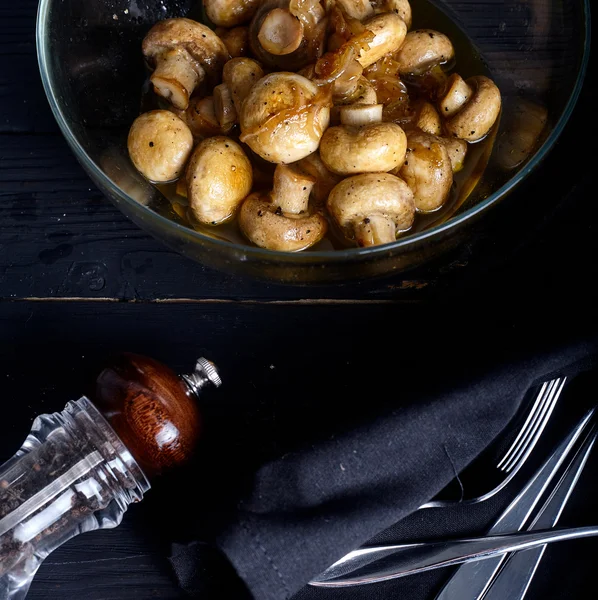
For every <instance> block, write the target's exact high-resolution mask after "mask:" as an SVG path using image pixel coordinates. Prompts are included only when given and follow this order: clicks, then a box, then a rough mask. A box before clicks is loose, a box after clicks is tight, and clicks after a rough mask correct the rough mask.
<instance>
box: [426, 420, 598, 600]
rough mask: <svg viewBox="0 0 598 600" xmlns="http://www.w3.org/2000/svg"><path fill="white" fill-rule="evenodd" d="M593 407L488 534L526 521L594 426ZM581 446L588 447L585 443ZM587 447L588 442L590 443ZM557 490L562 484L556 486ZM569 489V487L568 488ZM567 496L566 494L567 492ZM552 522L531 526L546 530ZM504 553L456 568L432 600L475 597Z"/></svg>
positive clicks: (506, 530) (482, 591) (571, 466)
mask: <svg viewBox="0 0 598 600" xmlns="http://www.w3.org/2000/svg"><path fill="white" fill-rule="evenodd" d="M594 414H595V409H592V410H591V411H589V412H588V413H587V414H586V415H585V416H584V418H583V419H582V420H581V421H580V422H579V423H578V424H577V425H576V426H575V427H574V428H573V430H572V431H571V432H570V433H569V435H568V436H567V437H566V438H565V439H564V440H563V441H562V442H561V443H560V444H559V446H558V447H557V448H556V450H555V451H554V452H553V453H552V454H551V455H550V456H549V457H548V458H547V459H546V461H545V462H544V464H543V465H542V466H541V467H540V468H539V469H538V471H537V472H536V474H535V475H534V476H533V477H532V478H531V480H530V481H529V482H528V483H527V485H526V486H525V487H524V488H523V490H522V491H521V492H520V493H519V494H518V495H517V497H516V498H515V499H514V500H513V501H512V502H511V503H510V505H509V506H508V507H507V508H506V510H505V511H503V513H502V514H501V516H500V517H499V518H498V520H497V521H496V523H495V524H494V525H493V526H492V527H491V528H490V530H489V531H488V535H496V534H501V533H509V532H514V531H518V530H520V529H523V527H524V526H525V525H526V524H527V522H528V520H529V517H530V515H531V513H532V511H533V510H534V509H535V507H536V505H537V504H538V502H539V501H540V499H541V498H542V496H543V495H544V493H545V491H546V489H547V488H548V486H549V484H550V483H551V482H552V480H553V479H554V477H555V476H556V475H557V473H558V471H559V469H560V468H561V466H562V465H563V464H564V462H565V460H566V459H567V458H568V456H569V455H570V454H571V452H572V450H573V448H574V447H575V445H576V443H577V441H578V440H579V439H580V438H581V436H582V434H583V433H584V432H586V431H587V429H591V430H592V431H591V432H590V436H591V435H592V433H593V429H594ZM585 446H588V444H587V443H586V444H585ZM590 447H591V445H590ZM575 462H576V458H574V459H573V461H572V462H571V463H570V464H569V466H568V468H567V472H568V473H571V472H574V463H575ZM575 481H576V480H575ZM559 487H560V489H563V488H562V485H559ZM569 492H570V490H569ZM567 498H568V495H567ZM561 508H562V507H561ZM554 525H555V523H550V524H548V525H546V526H545V527H536V528H535V529H544V528H546V529H548V528H550V527H553V526H554ZM505 559H506V556H504V555H503V556H498V557H496V558H493V559H491V560H487V561H484V562H480V563H470V564H466V565H463V566H462V567H460V568H459V569H458V570H457V572H456V573H455V574H454V575H453V577H452V578H451V579H450V580H449V581H448V583H447V584H446V585H445V587H444V588H443V589H442V591H441V592H440V594H439V595H438V596H437V597H436V600H464V599H465V598H468V599H469V598H471V599H472V600H473V599H479V598H481V597H482V596H483V595H484V594H485V593H486V591H487V589H488V587H489V586H490V583H491V581H492V579H493V578H494V576H495V575H496V573H497V572H498V570H499V569H500V568H501V566H502V565H503V563H504V561H505Z"/></svg>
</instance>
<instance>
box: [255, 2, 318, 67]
mask: <svg viewBox="0 0 598 600" xmlns="http://www.w3.org/2000/svg"><path fill="white" fill-rule="evenodd" d="M326 23H327V20H326V12H325V10H324V8H323V7H322V5H321V4H320V2H319V0H265V2H263V3H262V4H261V6H260V7H259V8H258V10H257V12H256V13H255V15H254V17H253V19H252V20H251V23H250V25H249V45H250V47H251V51H252V53H253V55H254V56H255V58H257V59H258V60H259V61H260V62H261V63H262V64H263V65H265V66H266V67H268V68H270V69H275V70H279V71H280V70H285V71H298V70H299V69H301V68H302V67H304V66H306V65H308V64H309V63H311V62H314V61H315V60H316V59H318V58H319V57H320V56H321V55H322V53H323V51H324V43H325V37H326Z"/></svg>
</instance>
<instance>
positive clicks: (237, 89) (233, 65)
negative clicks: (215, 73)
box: [222, 57, 264, 115]
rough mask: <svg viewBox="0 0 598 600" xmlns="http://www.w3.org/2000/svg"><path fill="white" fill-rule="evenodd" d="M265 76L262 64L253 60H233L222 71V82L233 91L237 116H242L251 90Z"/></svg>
mask: <svg viewBox="0 0 598 600" xmlns="http://www.w3.org/2000/svg"><path fill="white" fill-rule="evenodd" d="M263 76H264V70H263V69H262V67H261V65H260V63H258V62H257V61H256V60H253V59H252V58H244V57H239V58H233V59H231V60H229V61H228V62H227V63H226V64H225V65H224V69H223V71H222V81H224V83H226V85H227V86H228V88H229V89H230V91H231V94H232V97H233V103H234V105H235V109H236V111H237V114H238V115H240V114H241V110H242V108H243V102H244V101H245V98H247V96H248V95H249V92H250V90H251V88H252V87H253V86H254V85H255V84H256V83H257V82H258V81H259V80H260V79H261V78H262V77H263Z"/></svg>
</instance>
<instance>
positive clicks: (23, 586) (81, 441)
mask: <svg viewBox="0 0 598 600" xmlns="http://www.w3.org/2000/svg"><path fill="white" fill-rule="evenodd" d="M208 384H212V385H215V386H219V385H220V384H221V380H220V377H219V375H218V372H217V370H216V367H215V366H214V365H213V364H212V363H211V362H210V361H208V360H206V359H205V358H200V359H199V360H198V361H197V364H196V365H195V370H194V372H193V373H191V374H190V375H183V376H182V377H179V376H177V375H176V374H175V373H174V372H173V371H172V370H171V369H170V368H168V367H166V366H165V365H163V364H161V363H159V362H157V361H155V360H153V359H151V358H148V357H145V356H140V355H135V354H122V355H120V356H119V357H117V358H116V359H114V360H113V361H111V362H110V364H108V365H107V366H106V368H104V369H103V370H102V371H101V373H100V375H99V376H98V378H97V380H96V382H95V390H94V393H93V394H92V398H93V399H92V400H90V399H89V398H87V397H85V396H83V397H82V398H80V399H79V400H76V401H71V402H69V403H68V404H67V405H66V407H65V409H64V410H63V411H62V412H59V413H53V414H45V415H40V416H38V417H37V418H36V419H35V421H34V422H33V426H32V428H31V433H30V434H29V435H28V436H27V439H26V440H25V442H24V444H23V445H22V446H21V449H20V450H19V451H18V452H17V453H16V454H15V456H14V457H13V458H12V459H10V460H9V461H8V462H7V463H5V464H4V465H2V466H1V467H0V598H1V599H2V600H22V599H23V598H25V596H26V595H27V591H28V589H29V586H30V584H31V581H32V579H33V577H34V575H35V573H36V572H37V570H38V568H39V566H40V565H41V563H42V561H43V560H44V559H45V558H46V557H47V556H48V555H49V554H50V553H51V552H52V551H53V550H55V549H56V548H57V547H58V546H60V545H62V544H63V543H64V542H66V541H67V540H69V539H71V538H72V537H74V536H76V535H78V534H80V533H84V532H86V531H93V530H95V529H110V528H112V527H116V526H117V525H119V524H120V522H121V520H122V518H123V515H124V513H125V511H126V510H127V508H128V506H129V504H131V503H132V502H139V501H140V500H142V499H143V496H144V494H145V493H146V492H147V491H148V490H149V489H150V480H151V479H152V478H154V477H155V476H157V475H159V474H161V473H163V472H165V471H167V470H170V469H173V468H175V467H178V466H180V465H182V464H184V463H185V462H186V461H187V460H188V459H189V458H190V457H191V456H192V454H193V450H194V448H195V446H196V443H197V441H198V439H199V437H200V434H201V427H202V425H201V416H200V412H199V409H198V406H197V403H196V400H197V398H198V396H199V392H200V390H201V389H202V388H204V387H205V386H206V385H208Z"/></svg>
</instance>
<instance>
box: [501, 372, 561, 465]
mask: <svg viewBox="0 0 598 600" xmlns="http://www.w3.org/2000/svg"><path fill="white" fill-rule="evenodd" d="M554 382H555V380H554V379H553V380H552V381H545V382H544V383H543V384H542V387H541V388H540V391H539V392H538V395H537V396H536V399H535V400H534V403H533V405H532V407H531V409H530V411H529V412H528V414H527V418H526V419H525V423H523V425H522V426H521V428H520V429H519V433H518V434H517V437H516V438H515V440H514V441H513V443H512V444H511V445H510V446H509V449H508V450H507V451H506V452H505V454H504V456H503V457H502V459H501V460H500V462H499V463H498V465H497V467H498V468H499V469H502V466H503V464H504V463H505V462H507V461H508V460H509V459H510V457H511V455H512V454H513V452H514V451H515V449H516V448H517V447H518V446H519V443H520V441H521V439H522V438H523V436H524V435H525V433H526V431H527V430H528V428H529V427H530V426H531V424H532V422H533V421H534V420H535V418H536V414H537V413H538V410H539V407H540V406H541V405H542V404H543V402H544V401H545V400H546V398H547V396H548V393H549V388H551V386H552V384H553V383H554Z"/></svg>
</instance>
